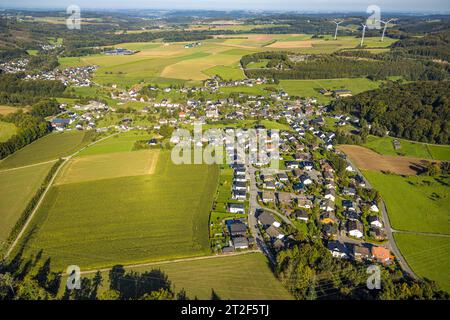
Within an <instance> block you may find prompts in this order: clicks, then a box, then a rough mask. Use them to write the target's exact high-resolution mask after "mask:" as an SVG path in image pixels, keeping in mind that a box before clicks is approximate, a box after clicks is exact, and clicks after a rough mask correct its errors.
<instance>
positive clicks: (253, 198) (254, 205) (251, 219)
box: [247, 165, 276, 265]
mask: <svg viewBox="0 0 450 320" xmlns="http://www.w3.org/2000/svg"><path fill="white" fill-rule="evenodd" d="M247 173H248V174H249V175H250V200H249V212H248V224H249V227H250V231H251V233H252V235H253V237H254V238H255V241H256V244H257V245H258V247H259V249H260V250H261V251H262V252H263V253H264V254H265V255H266V256H267V258H268V259H269V260H270V262H271V263H272V264H273V265H275V262H276V261H275V257H274V256H273V254H272V252H271V251H270V250H269V248H268V247H267V245H266V243H265V241H264V238H263V236H262V234H261V232H259V228H258V221H257V219H256V216H255V213H256V210H258V209H262V208H261V206H260V205H259V204H258V188H257V186H256V178H255V168H253V166H252V165H247Z"/></svg>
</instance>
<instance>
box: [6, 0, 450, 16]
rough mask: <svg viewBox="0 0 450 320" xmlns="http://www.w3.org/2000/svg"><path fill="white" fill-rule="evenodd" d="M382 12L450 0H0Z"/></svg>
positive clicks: (27, 4) (418, 9)
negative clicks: (370, 9)
mask: <svg viewBox="0 0 450 320" xmlns="http://www.w3.org/2000/svg"><path fill="white" fill-rule="evenodd" d="M372 4H374V5H378V6H379V7H380V8H381V11H385V12H393V11H395V12H415V13H430V12H436V13H449V12H450V0H427V1H424V0H368V1H367V0H226V1H224V0H164V1H154V0H128V1H124V0H57V1H56V0H40V1H36V0H0V8H30V9H38V8H65V7H67V6H69V5H78V6H80V7H81V9H83V8H85V9H133V8H147V9H205V10H233V9H242V10H274V11H299V12H302V11H304V12H311V11H324V12H351V11H353V12H364V11H366V8H367V7H368V6H369V5H372Z"/></svg>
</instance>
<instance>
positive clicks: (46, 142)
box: [0, 131, 93, 169]
mask: <svg viewBox="0 0 450 320" xmlns="http://www.w3.org/2000/svg"><path fill="white" fill-rule="evenodd" d="M92 134H93V133H92V132H84V131H74V132H64V133H51V134H48V135H46V136H44V137H42V138H40V139H38V140H36V141H34V142H33V143H31V144H29V145H28V146H26V147H24V148H22V149H20V150H19V151H17V152H15V153H14V154H12V155H11V156H9V157H7V158H5V159H4V160H2V161H0V169H8V168H14V167H21V166H27V165H30V164H35V163H39V162H45V161H50V160H56V159H58V158H60V157H65V156H68V155H70V154H72V153H74V152H76V151H77V150H79V149H80V148H81V147H82V146H83V145H87V144H88V143H89V142H91V139H92Z"/></svg>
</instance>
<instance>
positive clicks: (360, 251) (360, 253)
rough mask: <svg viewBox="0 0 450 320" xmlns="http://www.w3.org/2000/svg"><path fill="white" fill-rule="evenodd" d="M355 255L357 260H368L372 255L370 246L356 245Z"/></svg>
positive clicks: (354, 248) (354, 247)
mask: <svg viewBox="0 0 450 320" xmlns="http://www.w3.org/2000/svg"><path fill="white" fill-rule="evenodd" d="M353 257H354V258H355V260H358V261H361V260H368V259H370V258H371V257H372V256H371V254H370V250H369V248H367V247H363V246H358V245H354V246H353Z"/></svg>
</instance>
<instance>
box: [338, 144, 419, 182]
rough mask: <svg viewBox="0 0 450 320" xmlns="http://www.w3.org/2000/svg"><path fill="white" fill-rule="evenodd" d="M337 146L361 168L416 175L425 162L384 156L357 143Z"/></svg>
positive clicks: (410, 158) (416, 159)
mask: <svg viewBox="0 0 450 320" xmlns="http://www.w3.org/2000/svg"><path fill="white" fill-rule="evenodd" d="M337 148H338V149H339V150H340V151H342V152H344V153H345V154H346V155H347V156H348V157H349V158H350V160H351V161H352V162H353V163H354V165H355V166H357V167H358V168H360V169H362V170H372V171H378V172H391V173H395V174H401V175H416V174H418V173H421V172H422V171H423V170H424V167H425V166H426V163H424V162H427V161H426V160H423V159H421V158H413V157H398V156H385V155H381V154H379V153H376V152H375V151H372V150H371V149H368V148H365V147H361V146H357V145H339V146H338V147H337Z"/></svg>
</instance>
